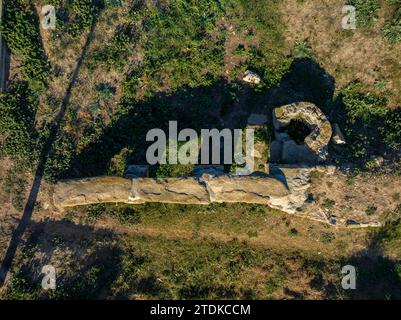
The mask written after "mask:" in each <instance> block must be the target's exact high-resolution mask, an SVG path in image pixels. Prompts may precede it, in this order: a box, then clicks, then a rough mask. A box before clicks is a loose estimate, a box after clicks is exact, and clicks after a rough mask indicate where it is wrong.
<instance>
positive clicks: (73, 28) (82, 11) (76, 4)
mask: <svg viewBox="0 0 401 320" xmlns="http://www.w3.org/2000/svg"><path fill="white" fill-rule="evenodd" d="M67 8H68V11H69V12H70V14H71V16H72V21H71V23H69V24H68V26H67V32H68V33H69V34H70V35H71V36H72V37H78V36H80V35H81V34H82V33H83V32H84V31H85V30H86V29H87V28H89V27H90V26H91V25H92V23H93V19H94V18H95V14H96V9H97V8H96V7H95V5H94V4H93V1H92V0H72V1H71V4H70V5H69V6H68V7H67Z"/></svg>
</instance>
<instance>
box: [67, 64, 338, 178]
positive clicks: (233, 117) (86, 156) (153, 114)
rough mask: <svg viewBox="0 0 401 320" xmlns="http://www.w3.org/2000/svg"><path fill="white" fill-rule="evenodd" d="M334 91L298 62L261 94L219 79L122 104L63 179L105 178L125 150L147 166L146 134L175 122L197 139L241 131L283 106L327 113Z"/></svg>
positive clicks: (321, 75) (312, 67) (320, 74)
mask: <svg viewBox="0 0 401 320" xmlns="http://www.w3.org/2000/svg"><path fill="white" fill-rule="evenodd" d="M238 87H240V89H238ZM334 88H335V83H334V79H333V78H332V77H331V76H329V75H328V74H327V73H326V72H325V71H324V70H323V69H322V68H321V67H320V66H319V65H318V64H317V63H316V62H314V61H313V60H310V59H300V60H296V61H294V63H293V65H292V66H291V68H290V70H289V72H288V74H287V75H286V76H285V77H284V78H283V79H282V81H281V82H280V84H279V85H277V86H275V87H273V88H268V89H266V90H264V91H263V92H258V91H257V90H253V89H251V88H249V87H248V86H247V85H244V84H242V83H238V82H233V83H228V82H227V81H226V80H225V79H220V80H218V81H216V82H215V83H213V85H211V86H209V87H197V88H189V87H182V88H180V89H178V90H176V91H175V92H173V93H157V94H155V95H154V96H153V97H151V98H149V99H148V100H146V101H134V100H129V99H123V101H122V102H121V103H120V106H121V110H122V112H121V115H120V116H119V117H118V119H117V120H116V121H114V122H113V123H112V124H111V125H110V126H108V127H106V128H105V129H104V130H103V133H102V135H101V137H100V138H99V139H98V140H97V141H96V142H94V143H91V144H89V145H88V146H87V147H86V148H85V149H84V150H83V151H81V152H80V153H79V154H77V155H75V157H74V158H73V160H72V162H71V168H70V170H69V171H68V172H64V173H61V174H60V176H59V178H78V177H85V176H96V175H104V174H107V168H108V167H109V165H110V162H111V159H112V158H113V156H115V155H116V154H117V153H118V152H120V151H121V150H122V149H123V148H128V149H129V150H133V153H132V155H131V157H130V158H129V159H128V163H129V164H134V163H135V164H147V163H146V157H145V153H146V149H147V146H148V145H149V144H150V143H147V142H146V134H147V132H148V131H149V130H151V129H154V128H160V129H162V130H163V131H164V132H166V133H167V132H168V122H169V121H173V120H175V121H177V123H178V130H180V129H184V128H192V129H194V130H196V131H197V132H198V134H200V130H201V129H211V128H217V129H222V128H229V129H237V128H238V129H239V128H244V127H245V126H246V124H247V118H248V116H249V114H250V113H251V112H263V113H265V114H267V116H268V117H269V118H270V121H271V113H272V110H273V109H274V108H275V107H277V106H280V105H283V104H288V103H293V102H299V101H310V102H312V103H315V104H316V105H317V106H318V107H320V108H322V109H323V110H325V109H326V110H327V109H328V107H327V106H328V105H329V104H330V102H331V101H332V99H333V94H334ZM332 113H334V112H332Z"/></svg>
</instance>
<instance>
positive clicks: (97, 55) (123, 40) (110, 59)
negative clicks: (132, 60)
mask: <svg viewBox="0 0 401 320" xmlns="http://www.w3.org/2000/svg"><path fill="white" fill-rule="evenodd" d="M138 37H139V35H138V32H137V30H136V29H134V28H133V27H131V26H130V25H122V26H119V27H118V28H117V31H116V33H115V35H114V36H113V38H112V39H111V40H110V42H108V43H107V44H106V45H105V46H104V47H102V48H100V49H99V50H98V51H95V52H94V53H93V54H92V55H91V56H90V57H89V58H88V62H87V65H88V68H89V69H94V68H95V67H96V66H98V65H104V66H105V67H106V69H108V70H110V69H112V68H113V69H115V68H118V69H122V68H123V67H124V66H125V65H126V64H127V61H126V60H127V57H128V56H129V55H131V54H132V53H133V46H132V39H133V38H138Z"/></svg>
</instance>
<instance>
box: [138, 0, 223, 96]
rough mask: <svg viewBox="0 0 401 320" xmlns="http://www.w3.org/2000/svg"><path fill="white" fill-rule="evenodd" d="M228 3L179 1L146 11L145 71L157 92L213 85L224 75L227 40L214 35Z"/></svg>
mask: <svg viewBox="0 0 401 320" xmlns="http://www.w3.org/2000/svg"><path fill="white" fill-rule="evenodd" d="M224 2H225V1H221V2H220V1H212V0H204V1H199V2H196V3H194V2H190V1H185V0H175V1H167V3H165V4H164V5H163V6H161V7H160V8H156V7H154V6H150V7H149V8H148V9H147V10H146V12H145V13H144V17H145V18H144V22H143V29H144V31H145V34H146V36H145V39H144V40H143V41H144V48H145V55H144V56H145V70H144V71H145V74H146V75H149V78H150V79H149V81H152V83H151V84H152V85H153V86H154V87H155V89H157V88H158V87H159V86H162V85H166V84H167V85H169V86H170V87H171V88H172V89H175V88H178V87H181V86H183V85H187V86H189V87H196V86H202V85H210V84H211V83H212V82H213V80H215V79H216V76H217V75H218V74H221V73H222V67H223V65H224V61H223V55H224V46H223V44H224V39H213V37H212V36H211V32H212V31H213V30H214V29H215V28H216V27H215V23H216V20H217V19H218V18H221V17H222V16H223V15H224V9H223V3H224ZM164 81H167V83H165V84H164V83H163V82H164Z"/></svg>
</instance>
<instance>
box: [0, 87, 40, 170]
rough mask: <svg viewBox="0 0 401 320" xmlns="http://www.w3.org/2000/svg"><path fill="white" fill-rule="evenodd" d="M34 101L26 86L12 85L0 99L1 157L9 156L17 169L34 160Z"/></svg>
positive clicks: (35, 105)
mask: <svg viewBox="0 0 401 320" xmlns="http://www.w3.org/2000/svg"><path fill="white" fill-rule="evenodd" d="M36 109H37V98H36V97H35V94H34V93H33V92H32V91H31V90H30V89H29V87H28V86H27V84H26V83H22V82H17V83H14V84H13V85H12V86H11V87H10V88H9V91H8V92H7V93H3V94H1V95H0V135H1V136H2V137H3V139H2V141H0V146H1V151H0V155H1V156H6V155H7V156H10V157H12V158H14V159H16V160H18V161H20V165H23V164H24V163H28V162H29V161H32V160H34V159H35V145H36V138H37V133H36V130H35V112H36Z"/></svg>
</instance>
